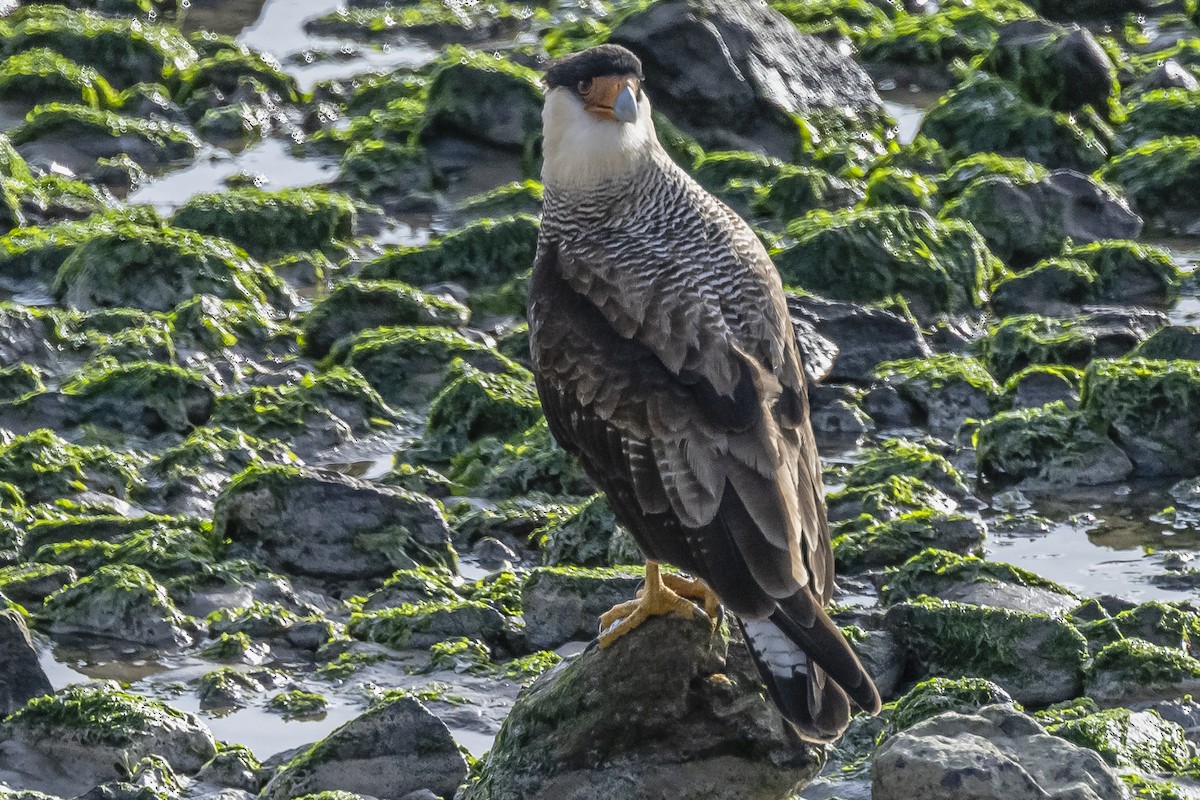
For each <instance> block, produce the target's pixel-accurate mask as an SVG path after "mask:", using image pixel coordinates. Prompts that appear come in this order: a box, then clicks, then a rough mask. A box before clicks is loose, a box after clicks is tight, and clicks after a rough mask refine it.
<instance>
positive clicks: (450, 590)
mask: <svg viewBox="0 0 1200 800" xmlns="http://www.w3.org/2000/svg"><path fill="white" fill-rule="evenodd" d="M459 599H461V598H460V597H459V595H458V593H457V592H456V591H454V584H453V581H452V580H451V577H450V573H449V572H447V571H445V570H439V569H431V568H429V567H419V568H417V569H398V570H396V571H395V572H394V573H392V575H391V577H389V578H388V579H387V580H386V581H384V582H383V585H382V586H380V587H379V588H378V589H376V590H375V591H374V592H371V594H370V595H368V596H367V598H366V601H365V602H364V603H363V605H362V608H363V611H377V610H379V609H381V608H395V607H398V606H403V605H406V604H407V605H414V606H415V605H421V604H422V603H453V602H455V601H457V600H459Z"/></svg>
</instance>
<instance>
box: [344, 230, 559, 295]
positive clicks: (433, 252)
mask: <svg viewBox="0 0 1200 800" xmlns="http://www.w3.org/2000/svg"><path fill="white" fill-rule="evenodd" d="M537 236H538V222H537V220H536V219H534V218H533V217H530V216H524V215H517V216H512V217H504V218H501V219H484V220H480V221H478V222H472V223H470V224H468V225H466V226H464V227H462V228H460V229H459V230H457V231H454V232H453V233H449V234H447V235H446V236H444V237H442V238H441V239H438V240H436V241H434V242H432V243H430V244H428V245H424V246H421V247H405V248H400V249H398V250H395V251H393V252H391V253H387V254H385V255H383V256H380V257H379V258H377V259H375V260H374V261H371V262H369V263H367V264H366V265H365V266H364V267H363V269H362V277H363V278H366V279H371V280H400V281H406V282H408V283H411V284H413V285H416V286H424V285H428V284H432V283H440V282H443V281H456V282H460V283H462V284H464V285H466V286H468V287H476V286H497V285H499V284H502V283H504V282H505V281H507V280H510V279H511V278H513V277H514V276H516V275H517V274H519V273H521V272H524V271H526V270H528V269H529V268H530V267H531V266H532V265H533V257H534V251H535V250H536V248H537Z"/></svg>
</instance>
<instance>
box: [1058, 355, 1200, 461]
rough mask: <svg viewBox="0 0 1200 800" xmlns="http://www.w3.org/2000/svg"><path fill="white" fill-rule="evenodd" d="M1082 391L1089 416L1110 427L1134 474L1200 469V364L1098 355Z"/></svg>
mask: <svg viewBox="0 0 1200 800" xmlns="http://www.w3.org/2000/svg"><path fill="white" fill-rule="evenodd" d="M1081 394H1082V396H1083V398H1084V401H1083V405H1082V406H1081V407H1080V413H1081V414H1082V415H1083V418H1084V419H1085V420H1086V421H1087V422H1088V424H1090V425H1091V426H1092V427H1093V428H1094V429H1096V430H1108V431H1110V433H1111V435H1112V437H1113V439H1114V440H1115V441H1116V443H1117V444H1118V445H1119V446H1120V448H1121V449H1122V450H1123V451H1124V452H1125V453H1126V454H1127V455H1128V456H1129V459H1130V460H1131V461H1132V462H1133V471H1134V474H1136V475H1142V476H1159V475H1183V476H1188V475H1195V474H1197V473H1198V472H1200V364H1197V363H1195V362H1188V361H1149V360H1146V359H1125V360H1116V359H1097V360H1096V361H1094V362H1092V364H1091V365H1090V366H1089V367H1088V369H1087V371H1086V372H1085V373H1084V378H1083V389H1082V392H1081Z"/></svg>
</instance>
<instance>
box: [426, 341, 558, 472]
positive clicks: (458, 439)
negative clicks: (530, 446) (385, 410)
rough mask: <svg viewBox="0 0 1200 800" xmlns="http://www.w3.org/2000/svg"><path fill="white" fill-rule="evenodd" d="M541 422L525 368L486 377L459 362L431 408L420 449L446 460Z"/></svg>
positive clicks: (530, 377) (503, 438)
mask: <svg viewBox="0 0 1200 800" xmlns="http://www.w3.org/2000/svg"><path fill="white" fill-rule="evenodd" d="M541 418H542V405H541V402H540V401H539V400H538V395H537V389H536V388H535V387H534V385H533V375H532V374H531V373H529V372H528V371H527V370H525V369H524V368H523V367H518V366H516V365H513V367H512V368H511V369H510V370H508V371H507V372H484V371H483V370H479V369H476V368H474V367H472V366H471V365H470V364H468V363H466V362H465V361H461V360H460V361H456V362H455V363H454V365H453V368H452V370H451V374H450V379H449V385H447V386H446V388H445V389H443V390H442V391H441V393H439V394H438V396H437V397H436V398H434V401H433V404H432V405H431V406H430V408H429V421H428V425H427V426H426V430H425V440H424V444H425V448H426V449H427V450H428V451H429V452H430V453H431V454H437V455H441V456H444V457H446V458H447V460H448V459H449V458H450V457H451V456H455V455H459V454H460V453H461V452H462V450H463V449H464V448H465V447H466V446H467V444H469V443H471V442H479V441H481V440H484V439H485V438H486V437H496V438H498V439H500V440H506V439H512V438H515V437H516V436H517V435H518V434H521V433H522V432H524V431H528V430H529V429H530V427H531V426H533V425H535V424H537V423H538V422H539V421H540V420H541ZM548 438H549V437H548V436H547V439H548ZM547 444H549V442H548V441H547ZM459 460H460V461H461V460H462V459H461V458H460V459H459Z"/></svg>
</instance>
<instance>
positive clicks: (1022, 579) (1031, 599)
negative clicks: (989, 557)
mask: <svg viewBox="0 0 1200 800" xmlns="http://www.w3.org/2000/svg"><path fill="white" fill-rule="evenodd" d="M921 595H928V596H930V597H936V598H938V599H939V600H947V601H952V602H958V603H965V604H967V605H976V606H989V607H991V608H1007V609H1011V610H1013V611H1025V612H1030V613H1034V614H1047V615H1050V616H1059V615H1061V614H1064V613H1066V612H1067V611H1070V610H1071V609H1072V608H1075V606H1077V605H1078V604H1079V598H1078V597H1076V596H1075V595H1074V594H1072V593H1071V592H1070V591H1068V590H1067V589H1066V588H1064V587H1062V586H1059V585H1058V584H1056V583H1054V582H1053V581H1049V580H1046V579H1045V578H1043V577H1041V576H1040V575H1035V574H1034V573H1032V572H1029V571H1028V570H1024V569H1021V568H1020V567H1015V566H1013V565H1012V564H1005V563H1003V562H1000V561H985V560H984V559H982V558H976V557H974V556H967V557H963V556H960V555H957V554H955V553H952V552H946V551H944V550H932V549H931V550H925V551H924V552H922V553H920V554H919V555H916V556H914V557H913V558H911V559H909V560H908V561H906V562H904V564H903V565H902V566H901V567H900V568H899V569H897V570H895V571H893V572H890V573H889V574H888V577H887V582H886V583H885V584H884V586H883V589H882V592H881V598H882V600H883V602H884V603H885V604H889V605H890V604H892V603H897V602H902V601H905V600H915V599H916V598H918V597H920V596H921Z"/></svg>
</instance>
